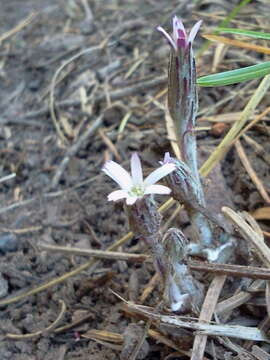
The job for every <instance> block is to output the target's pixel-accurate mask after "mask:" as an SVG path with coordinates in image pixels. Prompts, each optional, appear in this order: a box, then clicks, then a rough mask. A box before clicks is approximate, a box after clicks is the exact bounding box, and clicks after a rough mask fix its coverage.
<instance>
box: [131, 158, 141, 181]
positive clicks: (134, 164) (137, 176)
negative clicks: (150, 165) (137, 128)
mask: <svg viewBox="0 0 270 360" xmlns="http://www.w3.org/2000/svg"><path fill="white" fill-rule="evenodd" d="M130 163H131V177H132V183H133V185H141V184H142V183H143V172H142V164H141V160H140V158H139V156H138V154H137V153H133V154H132V156H131V162H130Z"/></svg>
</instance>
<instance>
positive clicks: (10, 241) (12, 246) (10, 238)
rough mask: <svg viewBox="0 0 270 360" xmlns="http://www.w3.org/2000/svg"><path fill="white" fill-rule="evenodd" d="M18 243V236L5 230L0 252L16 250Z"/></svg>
mask: <svg viewBox="0 0 270 360" xmlns="http://www.w3.org/2000/svg"><path fill="white" fill-rule="evenodd" d="M18 245H19V242H18V238H17V236H16V235H15V234H12V233H8V232H5V233H2V234H1V235H0V252H2V253H6V252H9V251H16V250H17V249H18Z"/></svg>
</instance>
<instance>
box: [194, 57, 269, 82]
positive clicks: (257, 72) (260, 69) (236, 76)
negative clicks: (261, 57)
mask: <svg viewBox="0 0 270 360" xmlns="http://www.w3.org/2000/svg"><path fill="white" fill-rule="evenodd" d="M268 74H270V61H267V62H265V63H263V64H257V65H252V66H247V67H244V68H242V69H237V70H231V71H224V72H221V73H217V74H213V75H206V76H202V77H200V78H198V79H197V84H198V85H200V86H223V85H231V84H237V83H240V82H242V81H247V80H252V79H256V78H260V77H263V76H265V75H268Z"/></svg>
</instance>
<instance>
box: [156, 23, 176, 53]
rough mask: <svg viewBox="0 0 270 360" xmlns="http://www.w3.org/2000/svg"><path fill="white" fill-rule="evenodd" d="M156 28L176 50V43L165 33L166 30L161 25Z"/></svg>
mask: <svg viewBox="0 0 270 360" xmlns="http://www.w3.org/2000/svg"><path fill="white" fill-rule="evenodd" d="M157 30H158V31H160V32H161V33H162V34H163V35H164V36H165V38H166V39H167V40H168V42H169V44H170V45H171V46H172V48H173V49H174V50H175V51H176V50H177V47H176V43H175V42H174V41H173V39H172V37H171V36H170V35H169V34H168V33H167V31H165V30H164V29H163V28H162V27H161V26H158V27H157Z"/></svg>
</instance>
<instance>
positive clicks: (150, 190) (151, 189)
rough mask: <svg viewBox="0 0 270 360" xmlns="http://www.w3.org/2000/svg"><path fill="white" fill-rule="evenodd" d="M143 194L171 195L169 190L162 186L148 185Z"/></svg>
mask: <svg viewBox="0 0 270 360" xmlns="http://www.w3.org/2000/svg"><path fill="white" fill-rule="evenodd" d="M144 193H145V194H161V195H168V194H170V193H171V189H170V188H168V187H167V186H163V185H149V186H147V188H146V189H145V191H144Z"/></svg>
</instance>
